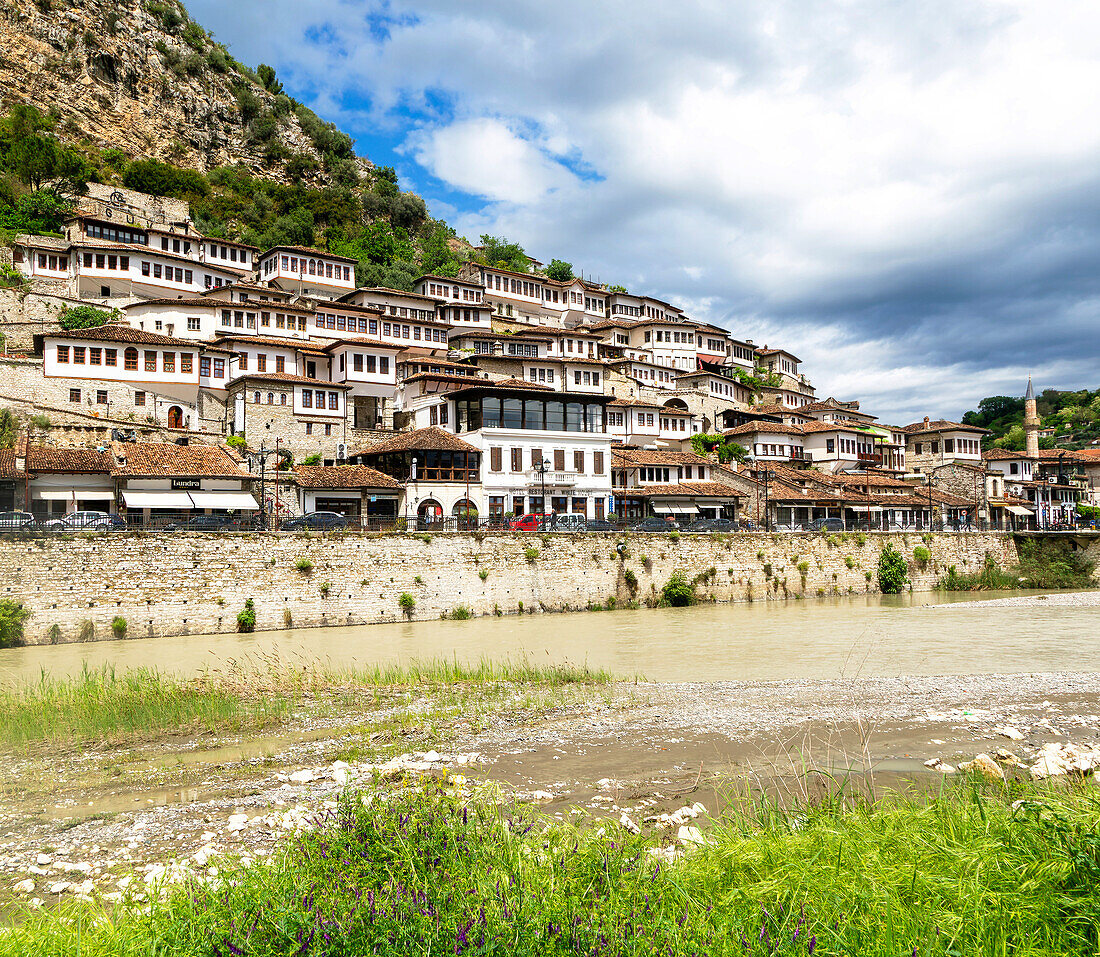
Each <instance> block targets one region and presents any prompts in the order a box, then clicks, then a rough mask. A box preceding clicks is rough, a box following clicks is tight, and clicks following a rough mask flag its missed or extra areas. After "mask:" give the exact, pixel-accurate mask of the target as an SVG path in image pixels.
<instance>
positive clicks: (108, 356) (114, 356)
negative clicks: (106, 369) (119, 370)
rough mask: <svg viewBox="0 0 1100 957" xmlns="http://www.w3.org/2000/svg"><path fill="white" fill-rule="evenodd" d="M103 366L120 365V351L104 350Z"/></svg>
mask: <svg viewBox="0 0 1100 957" xmlns="http://www.w3.org/2000/svg"><path fill="white" fill-rule="evenodd" d="M103 364H104V365H108V366H117V365H118V350H117V349H104V350H103Z"/></svg>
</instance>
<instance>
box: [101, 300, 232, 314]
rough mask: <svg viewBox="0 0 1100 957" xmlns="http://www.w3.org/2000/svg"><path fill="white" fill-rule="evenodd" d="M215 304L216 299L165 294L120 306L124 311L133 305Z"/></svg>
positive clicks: (210, 305)
mask: <svg viewBox="0 0 1100 957" xmlns="http://www.w3.org/2000/svg"><path fill="white" fill-rule="evenodd" d="M217 305H218V303H217V301H216V300H212V299H197V298H194V297H186V296H181V297H180V298H178V299H171V298H169V297H167V296H165V297H163V298H161V299H139V300H137V301H136V302H128V303H127V304H126V305H125V306H123V307H122V311H123V312H125V311H126V310H128V309H133V308H134V307H135V306H208V307H211V308H213V307H216V306H217Z"/></svg>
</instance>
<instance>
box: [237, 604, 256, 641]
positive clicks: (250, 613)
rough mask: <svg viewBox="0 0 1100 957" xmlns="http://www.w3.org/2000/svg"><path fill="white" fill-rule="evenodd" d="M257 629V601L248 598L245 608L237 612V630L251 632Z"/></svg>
mask: <svg viewBox="0 0 1100 957" xmlns="http://www.w3.org/2000/svg"><path fill="white" fill-rule="evenodd" d="M255 630H256V603H255V602H254V601H253V600H252V599H251V598H249V599H246V600H245V603H244V608H242V609H241V610H240V611H239V612H237V631H240V632H243V633H251V632H253V631H255Z"/></svg>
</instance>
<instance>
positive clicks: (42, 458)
mask: <svg viewBox="0 0 1100 957" xmlns="http://www.w3.org/2000/svg"><path fill="white" fill-rule="evenodd" d="M113 465H114V462H113V461H112V459H111V455H110V453H109V452H100V451H99V450H98V449H76V448H73V449H65V448H55V447H52V446H33V445H32V446H31V447H30V448H29V449H28V450H27V471H28V472H32V473H33V472H103V473H108V472H110V471H111V468H112V467H113Z"/></svg>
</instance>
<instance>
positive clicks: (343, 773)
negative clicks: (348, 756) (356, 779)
mask: <svg viewBox="0 0 1100 957" xmlns="http://www.w3.org/2000/svg"><path fill="white" fill-rule="evenodd" d="M332 780H333V781H335V782H336V783H337V784H338V785H340V787H343V786H344V785H345V784H347V783H348V781H349V780H351V772H350V771H349V770H348V769H347V768H333V770H332Z"/></svg>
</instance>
